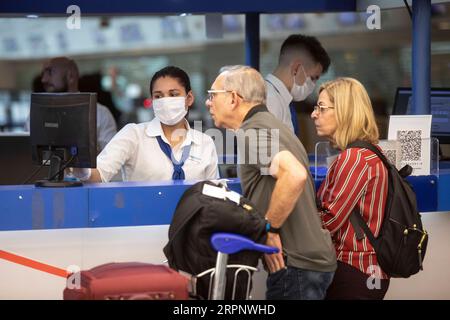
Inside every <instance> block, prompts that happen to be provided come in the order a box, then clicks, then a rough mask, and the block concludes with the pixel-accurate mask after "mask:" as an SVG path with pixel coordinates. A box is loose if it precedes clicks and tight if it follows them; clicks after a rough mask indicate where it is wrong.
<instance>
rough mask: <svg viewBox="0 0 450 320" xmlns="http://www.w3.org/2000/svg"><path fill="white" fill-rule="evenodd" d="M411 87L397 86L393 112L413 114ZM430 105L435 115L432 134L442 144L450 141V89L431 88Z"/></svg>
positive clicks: (396, 113)
mask: <svg viewBox="0 0 450 320" xmlns="http://www.w3.org/2000/svg"><path fill="white" fill-rule="evenodd" d="M411 97H412V90H411V88H397V93H396V95H395V102H394V109H393V110H392V114H395V115H404V114H411V107H412V100H411ZM430 99H431V102H430V104H431V105H430V107H431V114H432V115H433V119H432V123H431V136H432V137H435V138H437V139H439V143H440V144H448V143H450V89H449V88H431V91H430Z"/></svg>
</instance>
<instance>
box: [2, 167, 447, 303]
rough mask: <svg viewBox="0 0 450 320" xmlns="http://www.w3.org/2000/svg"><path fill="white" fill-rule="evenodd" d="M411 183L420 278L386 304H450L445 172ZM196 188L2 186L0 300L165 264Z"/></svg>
mask: <svg viewBox="0 0 450 320" xmlns="http://www.w3.org/2000/svg"><path fill="white" fill-rule="evenodd" d="M409 179H410V181H411V183H412V184H413V186H414V189H415V190H416V193H417V197H418V202H419V208H420V211H421V212H427V213H426V214H424V215H423V221H424V225H425V228H426V229H427V230H428V231H429V232H430V242H429V246H428V252H427V256H426V258H425V264H424V269H425V271H423V272H421V273H420V274H419V275H416V276H415V277H413V278H411V279H394V280H393V281H391V286H390V289H389V291H388V294H387V296H386V298H388V299H389V298H394V299H408V298H419V299H421V298H423V299H427V298H434V299H450V286H449V285H448V284H447V283H446V281H441V280H439V279H437V278H436V277H435V275H436V274H442V275H445V274H448V273H449V271H448V270H450V254H447V255H446V256H448V257H446V258H444V259H442V257H443V255H444V256H445V254H443V253H442V252H443V251H442V250H444V249H445V246H446V244H448V243H450V233H449V232H448V230H449V229H450V212H438V211H450V199H449V198H450V192H449V191H448V190H450V170H447V172H442V170H441V174H440V176H439V178H437V177H436V176H422V177H411V178H409ZM193 183H195V182H194V181H191V182H163V183H137V182H126V183H117V182H116V183H104V184H86V185H84V186H82V187H77V188H36V187H34V186H33V185H23V186H0V283H1V290H0V299H61V298H62V292H63V289H64V287H65V285H66V279H65V277H64V275H63V274H61V273H59V274H58V272H54V271H55V270H53V269H52V267H54V268H56V269H57V270H67V268H69V269H70V270H76V268H79V269H81V270H84V269H89V268H92V267H94V266H97V265H99V264H103V263H108V262H122V261H141V262H148V263H155V264H159V263H163V261H164V260H165V256H164V254H163V252H162V248H163V247H164V245H165V244H166V243H167V240H168V235H167V234H168V227H169V224H170V222H171V219H172V215H173V212H174V210H175V208H176V205H177V203H178V200H179V198H180V197H181V195H182V194H183V192H184V191H185V190H186V189H187V188H188V187H189V186H190V185H192V184H193ZM319 184H320V180H316V185H319ZM228 186H229V188H230V189H232V190H234V191H237V192H241V187H240V183H239V180H238V179H230V180H229V181H228ZM445 250H446V249H445ZM444 252H446V251H444ZM39 263H40V264H41V265H40V264H39ZM73 268H75V269H73ZM265 277H266V273H265V272H264V271H261V272H258V273H256V274H255V276H254V291H253V298H254V299H264V290H265V281H264V280H265ZM417 287H420V289H418V288H417Z"/></svg>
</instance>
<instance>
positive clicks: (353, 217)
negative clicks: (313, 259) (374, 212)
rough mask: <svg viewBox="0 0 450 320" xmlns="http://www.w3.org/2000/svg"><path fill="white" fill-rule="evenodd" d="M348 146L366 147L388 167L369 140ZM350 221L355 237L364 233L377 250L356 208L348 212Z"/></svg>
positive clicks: (382, 155) (360, 236) (385, 160)
mask: <svg viewBox="0 0 450 320" xmlns="http://www.w3.org/2000/svg"><path fill="white" fill-rule="evenodd" d="M349 148H365V149H368V150H370V151H372V152H373V153H375V154H376V155H377V156H378V158H380V160H381V161H382V162H383V164H384V166H385V167H386V168H389V161H388V160H387V159H386V157H385V156H384V154H383V153H382V152H381V151H380V150H379V149H378V148H377V147H376V146H374V145H373V144H371V143H370V142H367V141H362V140H357V141H354V142H352V143H350V144H349V145H348V146H347V149H349ZM350 223H351V225H352V226H353V229H354V230H355V234H356V239H357V240H358V241H360V240H362V239H364V234H365V235H366V236H367V237H368V238H369V241H370V243H371V244H372V246H373V247H374V248H375V250H377V241H376V238H375V236H374V235H373V233H372V231H371V230H370V229H369V227H368V226H367V223H366V222H365V221H364V219H363V217H362V216H361V214H360V213H359V212H358V211H357V209H356V208H355V209H354V210H353V211H352V213H351V214H350Z"/></svg>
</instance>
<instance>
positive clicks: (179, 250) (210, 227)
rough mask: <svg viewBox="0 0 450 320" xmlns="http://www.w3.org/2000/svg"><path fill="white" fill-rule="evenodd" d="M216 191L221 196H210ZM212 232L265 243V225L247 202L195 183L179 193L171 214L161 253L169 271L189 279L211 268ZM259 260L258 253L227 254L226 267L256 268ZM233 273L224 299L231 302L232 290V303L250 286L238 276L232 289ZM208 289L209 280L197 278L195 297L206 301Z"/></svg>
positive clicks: (213, 259)
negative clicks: (225, 233)
mask: <svg viewBox="0 0 450 320" xmlns="http://www.w3.org/2000/svg"><path fill="white" fill-rule="evenodd" d="M217 188H219V191H220V190H222V191H223V193H222V192H218V193H217V194H215V195H214V191H217ZM211 190H212V193H211V192H210V191H211ZM216 232H231V233H236V234H239V235H243V236H245V237H248V238H250V239H251V240H253V241H255V242H257V243H265V242H266V239H267V232H266V221H265V219H264V217H263V215H261V214H260V213H259V212H258V210H257V209H256V207H255V205H253V204H252V203H251V202H250V201H249V200H247V199H246V198H244V197H242V196H241V195H239V194H238V193H235V192H230V190H228V188H227V187H226V186H224V185H222V184H220V183H219V184H217V183H214V182H213V181H201V182H197V183H196V184H194V185H192V186H191V187H189V188H188V189H187V190H186V191H185V192H184V193H183V195H182V197H181V198H180V200H179V202H178V204H177V207H176V209H175V212H174V214H173V218H172V222H171V224H170V227H169V241H168V243H167V244H166V246H165V247H164V249H163V251H164V254H165V256H166V257H167V259H168V263H169V267H171V268H172V269H175V270H177V271H178V270H181V271H184V272H187V273H189V274H192V275H198V274H199V273H202V272H204V271H205V270H208V269H210V268H213V267H215V265H216V258H217V252H216V251H215V250H214V248H213V247H212V245H211V241H210V239H211V236H212V234H214V233H216ZM261 256H262V253H260V252H257V251H249V250H244V251H241V252H238V253H235V254H230V255H229V257H228V264H229V265H236V264H239V265H247V266H252V267H256V266H257V265H258V260H259V259H260V258H261ZM235 271H236V270H234V269H229V270H227V282H226V290H225V299H231V298H232V295H233V291H234V290H235V298H236V299H238V300H240V299H245V298H246V294H247V286H248V285H249V284H250V286H251V275H250V274H248V275H247V273H245V272H240V273H239V276H238V277H237V281H236V288H235V289H233V282H234V276H235V275H234V273H235ZM249 277H250V279H249ZM210 285H211V283H210V276H206V277H201V278H197V282H196V288H195V289H196V290H195V291H196V295H197V296H196V297H197V298H201V299H207V298H208V296H209V288H210Z"/></svg>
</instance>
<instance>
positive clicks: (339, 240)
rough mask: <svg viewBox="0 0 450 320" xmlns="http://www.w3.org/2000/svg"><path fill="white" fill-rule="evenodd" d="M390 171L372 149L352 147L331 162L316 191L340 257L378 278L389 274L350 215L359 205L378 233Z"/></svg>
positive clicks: (325, 224) (368, 221)
mask: <svg viewBox="0 0 450 320" xmlns="http://www.w3.org/2000/svg"><path fill="white" fill-rule="evenodd" d="M387 187H388V173H387V169H386V167H385V166H384V165H383V162H382V161H381V160H380V159H379V158H378V157H377V156H376V155H375V154H374V153H373V152H372V151H370V150H368V149H364V148H350V149H346V150H345V151H343V152H342V153H341V154H339V156H338V157H337V158H336V160H335V161H334V162H333V163H332V165H331V166H330V168H329V170H328V173H327V176H326V178H325V180H324V181H323V183H322V185H321V186H320V188H319V191H318V192H317V197H318V199H319V200H320V202H321V205H322V210H323V211H322V212H321V217H322V221H323V224H324V226H325V227H326V228H327V229H328V230H329V231H330V233H331V235H332V237H333V242H334V245H335V248H336V255H337V259H338V260H339V261H342V262H344V263H348V264H350V265H351V266H353V267H355V268H357V269H359V270H360V271H361V272H363V273H365V274H368V275H373V276H374V277H377V278H384V279H385V278H388V277H387V276H386V274H385V273H384V272H383V271H382V270H381V268H380V267H379V265H378V261H377V257H376V254H375V251H374V249H373V247H372V245H371V244H370V242H369V240H368V239H367V237H364V239H363V240H361V241H358V240H357V239H356V234H355V231H354V229H353V226H352V225H351V223H350V220H349V217H350V214H351V213H352V211H353V209H354V208H357V209H358V211H359V212H360V214H361V215H362V216H363V219H364V221H366V222H367V223H368V226H369V228H370V230H371V231H372V233H373V234H374V236H375V237H377V236H378V233H379V231H380V227H381V223H382V221H383V216H384V207H385V204H386V197H387Z"/></svg>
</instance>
